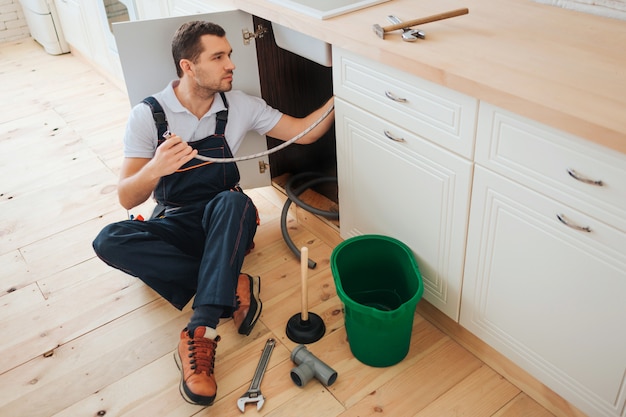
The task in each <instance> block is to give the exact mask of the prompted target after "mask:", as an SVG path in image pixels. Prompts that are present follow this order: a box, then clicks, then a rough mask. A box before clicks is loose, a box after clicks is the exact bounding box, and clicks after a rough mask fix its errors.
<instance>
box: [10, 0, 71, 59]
mask: <svg viewBox="0 0 626 417" xmlns="http://www.w3.org/2000/svg"><path fill="white" fill-rule="evenodd" d="M19 1H20V4H21V5H22V9H23V10H24V17H25V18H26V23H27V24H28V29H29V30H30V34H31V36H32V37H33V39H35V40H36V41H37V42H38V43H40V44H41V46H43V49H45V51H46V52H48V53H49V54H52V55H60V54H64V53H67V52H70V46H69V45H68V43H67V42H66V41H65V37H64V36H63V31H62V30H61V21H60V20H59V15H58V14H57V10H56V7H55V5H54V0H19Z"/></svg>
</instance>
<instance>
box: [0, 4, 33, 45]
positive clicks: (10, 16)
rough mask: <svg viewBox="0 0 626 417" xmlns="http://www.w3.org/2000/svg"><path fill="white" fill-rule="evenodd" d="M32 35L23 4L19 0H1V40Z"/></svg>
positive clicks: (5, 40)
mask: <svg viewBox="0 0 626 417" xmlns="http://www.w3.org/2000/svg"><path fill="white" fill-rule="evenodd" d="M29 36H30V31H29V30H28V25H27V24H26V19H24V13H23V12H22V5H21V4H20V3H19V1H18V0H0V42H7V41H14V40H17V39H22V38H27V37H29Z"/></svg>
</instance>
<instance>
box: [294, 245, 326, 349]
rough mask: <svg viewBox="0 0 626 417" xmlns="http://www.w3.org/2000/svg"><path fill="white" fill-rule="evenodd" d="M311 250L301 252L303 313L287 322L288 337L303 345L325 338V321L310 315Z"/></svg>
mask: <svg viewBox="0 0 626 417" xmlns="http://www.w3.org/2000/svg"><path fill="white" fill-rule="evenodd" d="M308 261H309V248H307V247H306V246H305V247H303V248H302V249H301V250H300V279H301V287H302V288H301V291H302V312H300V313H298V314H295V315H293V316H292V317H291V318H290V319H289V321H288V322H287V337H288V338H289V339H290V340H292V341H294V342H296V343H301V344H307V343H313V342H317V341H318V340H320V339H321V338H322V336H324V333H325V332H326V326H324V320H322V318H321V317H320V316H318V315H317V314H315V313H309V311H308V309H309V307H308V305H309V300H308V289H307V288H308V287H307V274H308V271H309V265H308Z"/></svg>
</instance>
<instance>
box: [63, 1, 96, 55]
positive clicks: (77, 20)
mask: <svg viewBox="0 0 626 417" xmlns="http://www.w3.org/2000/svg"><path fill="white" fill-rule="evenodd" d="M54 4H55V6H56V9H57V13H58V15H59V20H60V21H61V27H62V29H63V35H64V36H65V39H66V40H67V42H68V43H69V44H70V45H71V46H72V47H74V48H75V49H77V50H79V51H80V52H81V53H84V52H85V51H89V50H91V48H92V46H91V41H90V35H89V31H88V30H87V27H88V26H87V24H86V22H85V20H84V11H83V10H82V6H81V2H79V1H77V0H55V1H54Z"/></svg>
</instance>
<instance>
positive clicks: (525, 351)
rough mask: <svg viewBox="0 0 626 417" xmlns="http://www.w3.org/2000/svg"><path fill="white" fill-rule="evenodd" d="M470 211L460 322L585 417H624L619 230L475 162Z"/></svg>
mask: <svg viewBox="0 0 626 417" xmlns="http://www.w3.org/2000/svg"><path fill="white" fill-rule="evenodd" d="M471 207H472V210H471V214H470V223H469V232H468V243H467V247H468V249H467V258H466V266H465V275H464V281H463V297H462V304H461V324H462V325H463V326H464V327H466V328H467V329H469V330H470V331H471V332H472V333H474V334H476V335H477V336H478V337H480V338H481V339H483V340H484V341H485V342H487V343H488V344H490V345H491V346H493V347H494V348H495V349H497V350H498V351H499V352H502V353H503V354H504V355H506V356H507V357H509V359H511V360H513V361H514V362H516V363H517V364H518V365H520V366H521V367H522V368H524V369H525V370H527V371H528V372H529V373H531V374H532V375H533V376H535V377H536V378H537V379H539V380H540V381H542V382H543V383H544V384H546V385H547V386H548V387H550V388H551V389H552V390H554V391H555V392H557V393H558V394H560V395H561V396H562V397H564V398H565V399H567V400H568V401H570V402H571V403H572V404H574V405H576V406H577V407H578V408H579V409H581V410H582V411H584V412H585V413H587V414H589V415H590V416H612V417H617V416H624V410H625V409H624V406H625V404H626V377H625V376H626V331H624V325H625V324H626V302H624V295H625V294H626V253H625V252H624V248H626V234H624V233H623V232H621V231H619V230H616V229H614V228H612V227H609V226H607V225H605V224H604V223H601V222H599V221H597V220H595V219H594V218H592V217H590V216H587V215H585V214H582V213H581V212H578V211H576V210H574V209H572V208H569V207H568V206H565V205H563V204H561V203H558V202H557V201H556V200H553V199H552V198H549V197H547V196H545V195H543V194H540V193H537V192H534V191H531V190H530V189H528V188H525V187H524V186H521V185H519V184H517V183H515V182H513V181H510V180H508V179H506V178H504V177H501V176H500V175H498V174H495V173H493V172H492V171H489V170H487V169H485V168H483V167H480V166H477V167H476V168H475V172H474V187H473V191H472V204H471ZM557 214H560V215H561V216H565V218H567V219H568V220H569V221H570V222H572V223H576V224H578V225H580V226H584V227H588V230H575V229H573V228H572V227H568V226H567V225H565V224H563V223H561V222H560V221H559V220H558V219H557Z"/></svg>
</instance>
